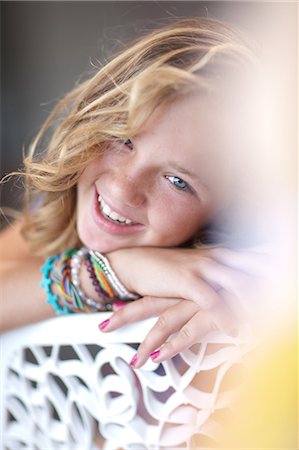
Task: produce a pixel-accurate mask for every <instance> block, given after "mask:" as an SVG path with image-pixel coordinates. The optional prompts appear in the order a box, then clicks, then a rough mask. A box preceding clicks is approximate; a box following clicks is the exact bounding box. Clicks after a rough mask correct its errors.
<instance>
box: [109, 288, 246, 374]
mask: <svg viewBox="0 0 299 450" xmlns="http://www.w3.org/2000/svg"><path fill="white" fill-rule="evenodd" d="M117 305H118V307H117V310H116V312H114V314H112V316H111V317H110V319H109V321H108V322H107V321H105V322H104V328H103V329H102V331H104V332H106V331H108V332H109V331H113V330H115V329H117V328H119V327H121V326H123V325H127V324H130V323H133V322H136V321H138V320H143V319H146V318H149V317H152V316H155V315H159V319H158V320H157V322H156V324H155V325H154V326H153V328H152V329H151V330H150V331H149V333H148V334H147V336H146V338H145V339H144V341H143V342H142V343H141V344H140V346H139V348H138V351H137V354H136V355H135V357H134V358H133V360H132V361H131V364H132V365H133V366H134V367H135V368H140V367H141V366H142V365H143V364H144V363H145V362H146V361H147V359H148V358H149V357H150V356H151V357H152V359H153V361H154V362H157V363H159V362H161V361H164V360H167V359H169V358H172V357H173V356H175V355H176V354H177V353H179V352H181V351H183V350H186V349H188V348H190V347H192V345H194V344H196V343H198V342H200V341H201V339H202V338H203V337H204V336H205V335H207V334H208V333H209V332H210V331H212V330H222V331H224V332H227V333H228V334H231V333H232V332H235V330H236V328H237V326H238V324H237V322H236V320H235V318H234V316H233V314H232V312H231V311H230V310H229V308H228V307H227V306H226V302H225V301H222V302H220V303H219V304H218V305H217V306H214V307H213V308H212V309H210V310H209V311H203V310H201V308H200V307H199V306H198V305H197V304H196V303H194V302H192V301H189V300H179V299H165V298H154V297H144V298H142V299H140V300H136V301H134V302H132V303H129V304H126V303H125V302H124V303H123V307H120V306H119V303H117ZM124 305H125V306H124ZM174 333H175V334H174ZM166 341H167V342H166ZM165 342H166V343H165Z"/></svg>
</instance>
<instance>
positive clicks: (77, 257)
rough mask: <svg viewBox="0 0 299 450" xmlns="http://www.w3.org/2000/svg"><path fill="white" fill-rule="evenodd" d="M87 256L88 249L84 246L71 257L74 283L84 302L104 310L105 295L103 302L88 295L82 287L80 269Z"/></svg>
mask: <svg viewBox="0 0 299 450" xmlns="http://www.w3.org/2000/svg"><path fill="white" fill-rule="evenodd" d="M86 256H88V249H87V248H84V247H83V248H81V249H80V250H78V252H77V253H75V254H74V255H73V256H72V257H71V259H70V267H71V277H72V284H73V285H74V286H75V287H76V289H77V291H78V295H79V297H80V300H81V302H82V303H85V304H86V305H88V306H90V307H91V308H94V309H95V311H103V308H104V309H105V310H106V308H105V307H104V305H103V297H101V300H102V302H99V301H96V300H94V299H92V298H89V297H86V295H85V293H84V292H83V290H82V288H81V285H80V280H79V270H80V266H81V264H82V262H83V260H84V259H85V257H86Z"/></svg>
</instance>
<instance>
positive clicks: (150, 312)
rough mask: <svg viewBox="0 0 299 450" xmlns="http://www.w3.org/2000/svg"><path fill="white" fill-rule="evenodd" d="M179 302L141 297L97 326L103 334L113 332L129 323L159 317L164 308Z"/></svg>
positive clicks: (169, 299) (177, 300) (176, 300)
mask: <svg viewBox="0 0 299 450" xmlns="http://www.w3.org/2000/svg"><path fill="white" fill-rule="evenodd" d="M179 301H180V299H171V298H160V297H147V296H146V297H143V298H141V299H139V300H135V301H134V302H130V303H128V304H126V305H125V306H123V307H121V308H119V309H118V310H117V311H115V312H114V313H113V314H112V315H111V316H110V318H109V319H107V320H104V322H102V323H100V324H99V329H100V331H104V332H106V331H113V330H116V329H117V328H120V327H123V326H124V325H128V324H130V323H134V322H139V321H140V320H145V319H148V318H149V317H155V316H159V315H160V314H161V313H162V312H163V311H164V310H165V309H166V308H169V306H172V305H175V304H176V303H178V302H179Z"/></svg>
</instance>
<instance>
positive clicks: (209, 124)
mask: <svg viewBox="0 0 299 450" xmlns="http://www.w3.org/2000/svg"><path fill="white" fill-rule="evenodd" d="M140 137H141V141H143V142H144V143H145V145H146V144H148V150H149V152H150V153H151V154H152V157H153V158H154V159H155V160H156V162H157V163H159V162H161V164H164V163H165V164H167V163H168V162H169V161H171V162H175V163H177V165H179V166H180V167H182V168H184V169H186V170H187V171H189V172H192V173H194V174H195V175H196V177H197V179H198V180H199V181H200V183H202V184H203V185H204V186H205V187H206V188H207V189H208V190H209V191H210V192H211V193H212V195H213V197H214V198H219V199H220V201H222V197H223V195H228V191H230V186H231V184H232V181H233V179H235V178H236V176H235V174H236V167H237V165H238V162H237V158H236V153H237V152H236V150H237V148H238V146H237V145H236V142H234V141H235V134H234V132H232V123H231V120H230V118H229V114H225V108H223V105H221V106H220V105H219V104H217V103H216V102H215V100H214V99H212V98H211V97H209V96H208V95H201V94H195V95H188V96H185V97H182V98H178V99H176V100H174V101H173V102H171V103H170V104H167V105H164V106H163V107H160V108H158V109H157V110H156V111H155V113H154V114H153V115H152V116H151V118H150V120H149V121H148V123H147V126H146V128H145V129H144V131H143V132H142V133H141V136H140Z"/></svg>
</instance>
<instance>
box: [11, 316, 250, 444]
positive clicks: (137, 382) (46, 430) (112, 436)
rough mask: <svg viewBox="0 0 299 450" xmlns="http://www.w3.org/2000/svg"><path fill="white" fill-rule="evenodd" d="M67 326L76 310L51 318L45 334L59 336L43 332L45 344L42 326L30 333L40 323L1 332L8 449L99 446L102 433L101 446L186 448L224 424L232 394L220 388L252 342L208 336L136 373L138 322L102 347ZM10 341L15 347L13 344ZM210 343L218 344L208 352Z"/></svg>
mask: <svg viewBox="0 0 299 450" xmlns="http://www.w3.org/2000/svg"><path fill="white" fill-rule="evenodd" d="M90 317H91V316H90ZM57 321H60V322H59V324H60V328H59V329H58V330H57V327H55V325H57V323H58V322H57ZM61 321H62V322H63V324H64V322H65V326H61ZM89 321H90V322H92V323H91V324H90V325H92V324H93V323H94V319H88V318H86V317H84V324H85V325H86V324H87V325H88V323H89ZM71 324H72V318H70V317H68V318H59V319H55V320H53V321H47V323H46V325H47V335H48V336H51V335H52V336H53V334H54V335H55V339H53V338H52V339H51V338H48V341H47V339H45V336H43V337H42V338H41V339H40V340H41V342H39V336H40V333H39V332H38V331H39V330H41V328H40V327H41V326H42V324H40V327H39V328H38V329H35V330H34V332H33V333H32V332H31V330H32V328H33V329H34V327H36V325H35V326H31V327H27V328H26V333H27V334H26V333H25V334H24V333H23V332H22V330H17V331H15V332H11V333H9V334H8V335H7V336H5V335H4V338H3V340H2V346H3V348H4V346H6V352H7V356H6V358H4V363H5V364H4V367H3V379H2V397H3V398H2V403H3V408H2V410H3V418H2V440H3V446H2V448H3V449H5V450H18V449H21V448H22V449H23V448H26V449H38V450H45V449H47V450H60V449H64V450H75V449H77V450H93V449H96V448H98V447H96V446H95V436H96V435H97V432H98V431H99V432H100V434H101V435H102V436H103V438H104V440H105V444H104V446H103V448H104V449H105V450H116V449H119V448H125V449H138V450H141V449H151V450H154V449H157V450H158V449H170V448H171V449H173V448H175V447H176V446H179V445H180V446H184V447H185V448H190V446H191V440H192V436H194V435H196V434H202V435H205V436H207V437H210V438H213V436H214V435H215V433H216V431H217V426H218V425H217V423H216V422H215V421H213V418H212V416H213V413H214V411H216V410H218V409H222V408H224V407H227V406H229V405H230V402H231V398H232V395H233V394H234V389H232V390H226V391H221V383H222V380H223V378H224V376H225V374H226V373H227V372H228V370H229V369H230V368H231V367H232V366H233V365H234V364H236V363H239V362H240V361H241V360H242V356H243V355H244V352H246V351H248V348H249V343H248V340H247V339H245V338H244V337H243V338H242V339H240V337H239V338H238V339H236V338H232V337H228V336H226V335H223V334H220V333H212V334H210V335H209V336H207V337H206V338H205V340H204V341H203V342H202V343H201V344H200V345H199V346H198V347H199V348H198V349H197V351H196V352H194V351H192V350H188V351H185V352H183V353H181V354H180V355H178V356H177V357H175V358H173V359H172V360H170V361H166V362H164V363H162V364H160V365H159V366H157V364H154V363H153V362H152V361H149V362H148V363H147V364H146V365H145V366H144V367H143V368H142V369H138V370H133V369H132V368H131V367H130V365H129V361H130V360H131V358H132V357H133V355H134V354H135V352H136V344H138V342H141V340H142V337H143V336H142V333H140V328H139V329H138V327H137V326H131V327H129V328H128V329H129V332H126V331H124V332H122V333H119V336H118V334H117V333H111V334H105V340H104V342H101V343H100V344H97V343H95V342H97V341H96V340H95V339H94V340H90V336H89V337H88V336H86V333H82V335H81V337H80V338H79V339H78V338H77V339H72V338H70V340H69V342H67V341H66V336H65V335H66V329H68V328H67V327H69V326H70V325H71ZM149 326H150V323H149V324H148V327H149ZM134 327H135V331H136V332H135V331H134ZM145 328H146V327H145ZM128 329H127V330H128ZM28 330H29V331H30V339H28ZM51 332H52V333H51ZM87 334H88V333H87ZM134 334H136V336H135V339H133V337H134ZM143 334H145V332H143ZM26 336H27V339H26ZM112 337H113V338H112ZM124 337H126V338H124ZM26 340H27V342H26ZM97 340H98V341H99V338H98V339H97ZM11 341H14V342H16V341H17V342H18V345H15V344H14V345H13V346H11V349H10V342H11ZM118 341H119V342H118ZM241 342H242V343H241ZM210 344H221V346H219V347H218V349H217V350H215V351H214V352H211V351H210V352H207V348H208V346H209V345H210ZM207 371H214V372H215V371H216V376H215V381H214V385H213V389H212V390H210V391H209V392H205V391H203V390H201V389H199V388H198V386H197V385H196V382H194V380H195V378H196V377H200V374H201V373H203V372H205V373H207Z"/></svg>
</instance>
